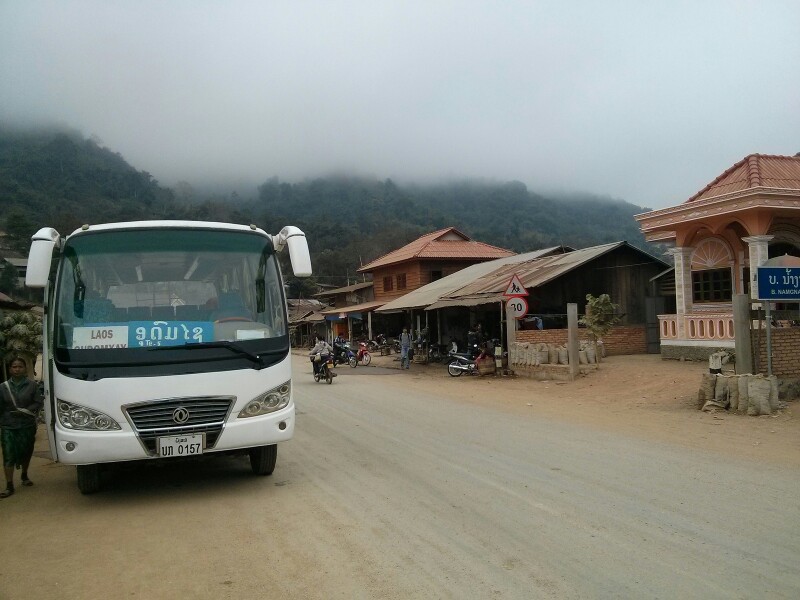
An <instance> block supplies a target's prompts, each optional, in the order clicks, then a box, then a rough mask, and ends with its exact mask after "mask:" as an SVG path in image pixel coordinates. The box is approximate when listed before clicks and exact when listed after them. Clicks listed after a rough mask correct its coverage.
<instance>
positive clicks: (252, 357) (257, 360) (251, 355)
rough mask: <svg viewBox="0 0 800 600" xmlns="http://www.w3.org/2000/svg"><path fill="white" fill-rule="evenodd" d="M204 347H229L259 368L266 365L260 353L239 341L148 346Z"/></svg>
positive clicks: (168, 347)
mask: <svg viewBox="0 0 800 600" xmlns="http://www.w3.org/2000/svg"><path fill="white" fill-rule="evenodd" d="M204 348H227V349H228V350H231V351H232V352H235V353H236V354H240V355H242V356H244V357H246V358H249V359H250V360H251V361H253V362H254V363H255V364H257V365H258V368H259V369H262V368H263V367H264V364H263V363H262V361H261V357H260V356H259V355H258V354H254V353H253V352H250V351H249V350H247V349H246V348H243V347H242V345H241V344H239V343H238V342H228V341H219V342H204V343H202V344H186V345H185V346H155V347H153V348H148V350H202V349H204Z"/></svg>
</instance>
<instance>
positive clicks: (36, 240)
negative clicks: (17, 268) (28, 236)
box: [25, 227, 59, 288]
mask: <svg viewBox="0 0 800 600" xmlns="http://www.w3.org/2000/svg"><path fill="white" fill-rule="evenodd" d="M58 237H59V236H58V232H57V231H56V230H55V229H53V228H52V227H44V228H43V229H40V230H39V231H37V232H36V234H35V235H34V236H33V238H32V239H33V242H31V249H30V252H29V253H28V268H27V270H26V272H25V285H26V286H27V287H31V288H43V287H45V286H46V285H47V280H48V279H49V278H50V264H51V263H52V262H53V249H54V248H55V247H56V242H57V241H58Z"/></svg>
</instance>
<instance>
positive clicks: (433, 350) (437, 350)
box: [428, 344, 448, 362]
mask: <svg viewBox="0 0 800 600" xmlns="http://www.w3.org/2000/svg"><path fill="white" fill-rule="evenodd" d="M447 356H448V353H447V346H445V345H444V344H431V345H430V346H428V360H429V361H430V362H442V361H443V360H444V359H445V358H447Z"/></svg>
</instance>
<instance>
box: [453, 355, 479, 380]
mask: <svg viewBox="0 0 800 600" xmlns="http://www.w3.org/2000/svg"><path fill="white" fill-rule="evenodd" d="M447 372H448V373H449V374H450V376H451V377H460V376H461V374H462V373H469V374H470V375H473V374H476V373H477V372H478V367H477V365H476V364H475V359H474V358H473V356H472V353H471V352H449V353H448V354H447Z"/></svg>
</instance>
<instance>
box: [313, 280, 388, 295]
mask: <svg viewBox="0 0 800 600" xmlns="http://www.w3.org/2000/svg"><path fill="white" fill-rule="evenodd" d="M372 286H373V282H371V281H362V282H361V283H354V284H353V285H347V286H345V287H340V288H334V289H332V290H325V291H324V292H319V293H317V294H312V296H314V297H315V298H316V297H317V296H334V295H336V294H344V293H347V292H355V291H356V290H363V289H364V288H368V287H372Z"/></svg>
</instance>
